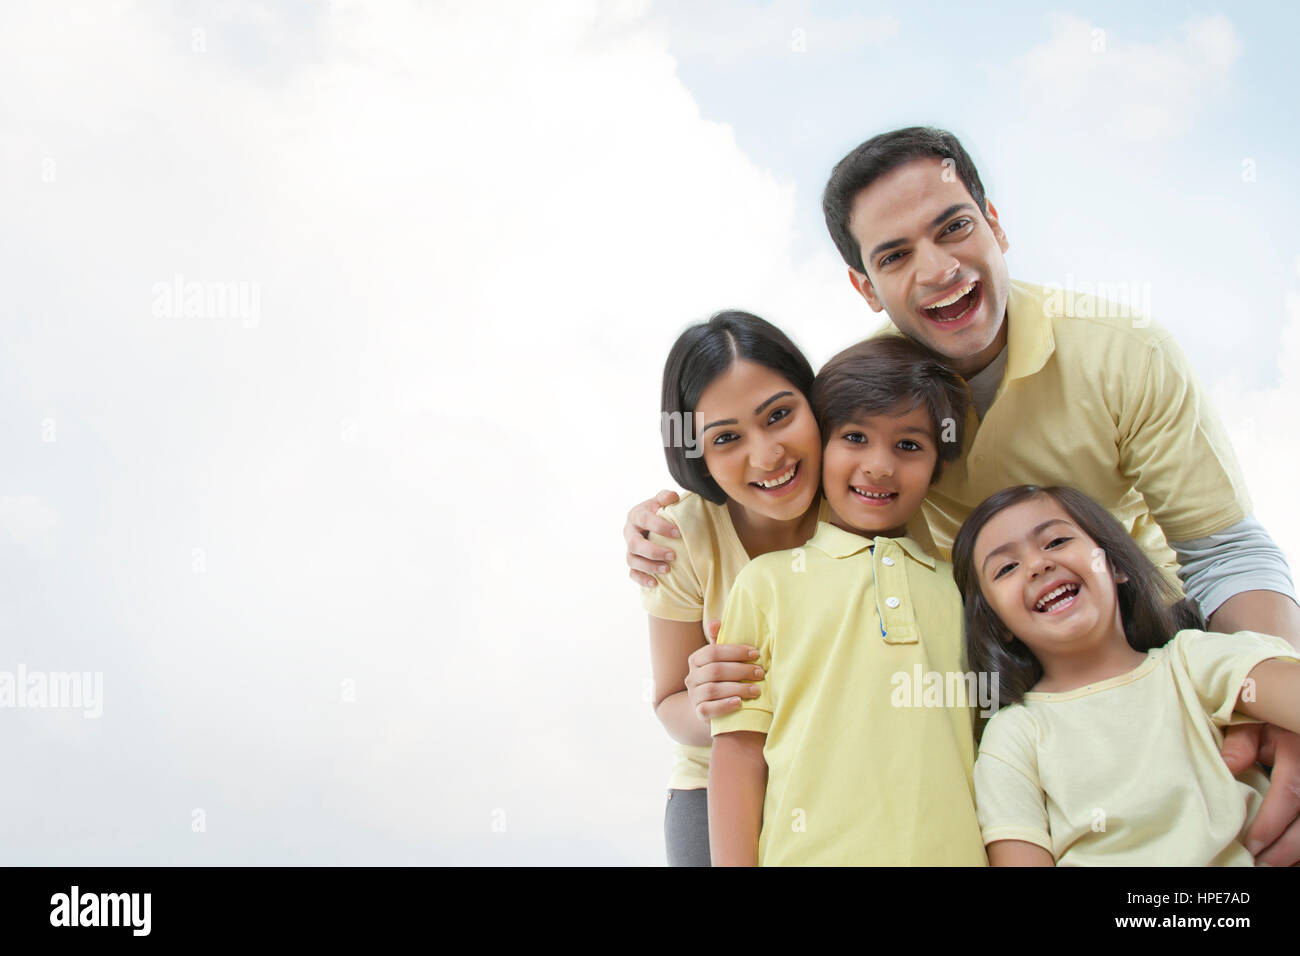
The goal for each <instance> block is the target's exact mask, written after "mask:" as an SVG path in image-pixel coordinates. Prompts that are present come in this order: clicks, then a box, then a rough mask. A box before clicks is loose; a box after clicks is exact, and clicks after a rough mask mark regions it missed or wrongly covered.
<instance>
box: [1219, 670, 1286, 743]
mask: <svg viewBox="0 0 1300 956" xmlns="http://www.w3.org/2000/svg"><path fill="white" fill-rule="evenodd" d="M1233 709H1234V710H1235V711H1236V712H1237V713H1239V714H1245V715H1246V716H1247V717H1253V718H1254V719H1256V720H1262V721H1264V722H1265V723H1269V724H1273V725H1275V726H1277V727H1283V728H1285V729H1286V730H1289V731H1291V732H1292V733H1300V664H1296V663H1295V662H1293V661H1284V660H1269V661H1263V662H1262V663H1259V664H1256V665H1255V666H1254V667H1253V668H1252V669H1251V671H1250V673H1249V674H1248V675H1247V676H1246V680H1245V681H1243V682H1242V685H1241V693H1240V695H1239V696H1238V697H1237V705H1236V707H1234V708H1233Z"/></svg>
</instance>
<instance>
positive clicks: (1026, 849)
mask: <svg viewBox="0 0 1300 956" xmlns="http://www.w3.org/2000/svg"><path fill="white" fill-rule="evenodd" d="M988 852H989V866H1056V860H1054V859H1053V858H1052V854H1050V853H1048V852H1047V851H1046V850H1044V849H1043V848H1042V847H1041V846H1039V845H1038V844H1036V843H1029V842H1027V841H1025V840H994V841H993V842H992V843H990V844H989V846H988Z"/></svg>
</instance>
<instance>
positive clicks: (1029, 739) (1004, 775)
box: [975, 705, 1056, 856]
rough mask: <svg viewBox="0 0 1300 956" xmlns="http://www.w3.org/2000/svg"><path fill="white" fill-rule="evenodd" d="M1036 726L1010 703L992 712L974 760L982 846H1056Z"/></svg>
mask: <svg viewBox="0 0 1300 956" xmlns="http://www.w3.org/2000/svg"><path fill="white" fill-rule="evenodd" d="M1037 736H1038V735H1037V729H1036V728H1035V726H1034V722H1033V719H1032V718H1031V717H1030V716H1029V712H1028V711H1026V710H1025V709H1024V707H1021V706H1019V705H1011V706H1010V707H1006V708H1004V709H1002V710H1000V711H998V712H997V713H996V714H994V715H993V717H992V719H991V720H989V722H988V726H986V727H985V728H984V736H983V738H982V739H981V741H980V751H979V756H978V757H977V758H976V760H975V813H976V816H977V818H978V820H979V825H980V833H981V835H982V836H983V839H984V845H985V846H988V845H989V844H990V843H996V842H997V841H998V840H1024V841H1025V842H1026V843H1032V844H1034V845H1035V846H1041V847H1042V848H1043V849H1044V850H1046V851H1047V852H1048V853H1052V855H1053V856H1055V855H1056V854H1055V853H1054V852H1053V850H1052V834H1051V827H1050V824H1049V821H1048V815H1047V798H1046V796H1045V794H1044V793H1043V788H1042V785H1041V784H1040V783H1039V781H1038V745H1037Z"/></svg>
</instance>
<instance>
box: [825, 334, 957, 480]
mask: <svg viewBox="0 0 1300 956" xmlns="http://www.w3.org/2000/svg"><path fill="white" fill-rule="evenodd" d="M900 404H901V405H903V406H904V408H903V413H904V414H906V413H907V412H909V411H911V410H912V409H914V408H917V407H919V406H921V405H924V406H925V408H926V410H927V411H928V412H929V413H930V425H931V427H932V428H933V429H934V443H935V447H936V448H937V449H938V453H939V457H938V460H937V461H935V463H934V473H933V474H932V475H931V476H930V483H931V484H933V483H934V482H936V481H938V480H939V476H940V475H941V474H942V473H943V466H944V464H945V463H946V462H950V461H953V460H955V459H956V458H957V456H958V455H960V454H961V446H962V440H963V439H964V437H965V434H966V408H967V406H968V405H969V404H970V396H969V394H968V393H967V391H966V383H965V382H963V381H962V379H961V376H960V375H958V374H957V373H956V372H954V371H953V370H952V369H950V368H949V367H948V366H947V365H945V364H944V363H943V360H942V359H940V358H939V357H938V356H936V355H935V354H934V353H933V352H931V351H930V350H929V349H927V348H925V347H924V346H922V345H920V344H918V343H917V342H914V341H912V340H911V339H909V338H905V337H904V336H901V335H892V334H885V335H878V336H876V337H875V338H870V339H867V340H866V341H865V342H859V343H858V344H857V345H851V346H849V347H848V348H846V349H845V350H844V351H843V352H840V353H839V354H838V355H836V356H835V357H834V358H832V359H831V360H830V361H829V362H827V363H826V364H825V365H824V366H822V370H821V371H820V372H818V373H817V378H816V379H815V380H814V381H813V387H812V407H813V413H814V414H815V415H816V416H817V427H818V428H819V429H820V430H821V433H822V446H823V447H825V445H826V443H827V442H828V441H830V439H831V436H832V435H833V434H834V433H835V430H836V429H838V428H839V427H840V426H842V425H846V424H850V423H853V422H859V421H861V420H862V419H863V418H866V417H869V416H872V415H883V414H896V413H897V411H898V407H899V405H900ZM945 438H946V439H948V440H945Z"/></svg>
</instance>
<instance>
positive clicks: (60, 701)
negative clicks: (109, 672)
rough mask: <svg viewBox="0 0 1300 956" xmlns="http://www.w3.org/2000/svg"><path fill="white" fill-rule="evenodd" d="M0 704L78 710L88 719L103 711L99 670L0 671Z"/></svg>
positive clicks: (23, 668) (101, 673)
mask: <svg viewBox="0 0 1300 956" xmlns="http://www.w3.org/2000/svg"><path fill="white" fill-rule="evenodd" d="M0 707H16V708H21V709H27V710H31V709H40V710H80V711H81V712H82V716H83V717H89V718H92V719H95V718H98V717H101V716H103V713H104V674H103V672H102V671H93V672H92V671H29V670H28V669H27V667H26V665H24V664H19V665H18V670H17V672H16V673H15V672H13V671H0Z"/></svg>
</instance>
